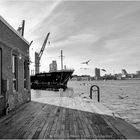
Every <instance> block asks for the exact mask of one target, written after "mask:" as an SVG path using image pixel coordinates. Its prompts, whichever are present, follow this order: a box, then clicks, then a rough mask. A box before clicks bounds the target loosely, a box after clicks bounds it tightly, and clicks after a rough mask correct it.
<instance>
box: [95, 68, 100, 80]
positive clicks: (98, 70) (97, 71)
mask: <svg viewBox="0 0 140 140" xmlns="http://www.w3.org/2000/svg"><path fill="white" fill-rule="evenodd" d="M95 79H96V80H99V79H100V69H99V68H95Z"/></svg>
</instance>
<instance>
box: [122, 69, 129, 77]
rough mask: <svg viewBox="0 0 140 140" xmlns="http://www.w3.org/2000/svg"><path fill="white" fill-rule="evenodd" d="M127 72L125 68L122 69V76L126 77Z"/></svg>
mask: <svg viewBox="0 0 140 140" xmlns="http://www.w3.org/2000/svg"><path fill="white" fill-rule="evenodd" d="M127 75H128V73H127V71H126V70H125V69H122V77H127Z"/></svg>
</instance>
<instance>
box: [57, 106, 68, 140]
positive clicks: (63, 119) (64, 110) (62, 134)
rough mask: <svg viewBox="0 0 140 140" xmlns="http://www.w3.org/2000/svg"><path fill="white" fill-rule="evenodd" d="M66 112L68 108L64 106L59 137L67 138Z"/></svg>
mask: <svg viewBox="0 0 140 140" xmlns="http://www.w3.org/2000/svg"><path fill="white" fill-rule="evenodd" d="M65 112H66V109H65V108H64V107H62V111H61V120H60V121H61V126H60V135H59V137H58V138H59V139H65Z"/></svg>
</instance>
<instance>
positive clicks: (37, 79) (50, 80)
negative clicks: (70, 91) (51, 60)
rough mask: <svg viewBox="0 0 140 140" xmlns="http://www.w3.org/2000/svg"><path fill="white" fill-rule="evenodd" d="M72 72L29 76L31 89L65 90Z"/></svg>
mask: <svg viewBox="0 0 140 140" xmlns="http://www.w3.org/2000/svg"><path fill="white" fill-rule="evenodd" d="M73 72H74V70H60V71H54V72H48V73H38V74H36V75H34V76H31V89H51V90H53V89H54V90H59V89H60V88H63V89H66V88H67V83H68V80H69V79H70V78H71V76H72V74H73Z"/></svg>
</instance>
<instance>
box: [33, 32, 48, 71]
mask: <svg viewBox="0 0 140 140" xmlns="http://www.w3.org/2000/svg"><path fill="white" fill-rule="evenodd" d="M49 35H50V33H48V34H47V36H46V38H45V40H44V43H43V45H42V48H41V50H40V52H39V53H37V52H35V74H37V73H39V72H40V70H39V67H40V59H41V57H42V54H43V52H44V49H45V46H46V43H47V41H48V37H49Z"/></svg>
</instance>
